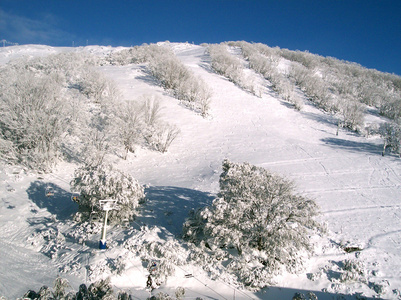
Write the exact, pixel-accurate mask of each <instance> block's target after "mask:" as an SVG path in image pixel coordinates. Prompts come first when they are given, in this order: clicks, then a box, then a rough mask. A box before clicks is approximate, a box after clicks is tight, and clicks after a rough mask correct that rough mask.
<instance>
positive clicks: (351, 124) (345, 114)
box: [338, 98, 365, 131]
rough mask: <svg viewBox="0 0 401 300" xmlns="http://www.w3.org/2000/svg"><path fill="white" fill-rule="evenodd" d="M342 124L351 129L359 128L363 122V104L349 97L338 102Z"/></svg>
mask: <svg viewBox="0 0 401 300" xmlns="http://www.w3.org/2000/svg"><path fill="white" fill-rule="evenodd" d="M338 106H339V110H340V114H341V115H342V121H343V125H344V126H345V127H347V128H349V129H351V130H355V131H357V130H359V131H360V130H361V129H362V127H363V124H364V118H365V107H364V104H362V103H360V102H356V101H354V100H352V99H349V98H343V99H341V100H340V101H339V103H338Z"/></svg>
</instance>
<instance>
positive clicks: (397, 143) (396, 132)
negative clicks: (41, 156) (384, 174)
mask: <svg viewBox="0 0 401 300" xmlns="http://www.w3.org/2000/svg"><path fill="white" fill-rule="evenodd" d="M400 122H401V121H400V120H397V121H394V122H386V123H383V124H382V125H381V126H380V129H379V131H380V135H381V137H382V138H383V140H384V146H383V153H382V154H383V155H384V153H385V151H386V148H387V147H388V148H390V149H391V151H392V152H395V153H398V154H401V126H400Z"/></svg>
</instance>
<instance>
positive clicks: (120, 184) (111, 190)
mask: <svg viewBox="0 0 401 300" xmlns="http://www.w3.org/2000/svg"><path fill="white" fill-rule="evenodd" d="M71 189H72V190H73V191H74V192H77V193H80V196H79V197H78V199H77V200H76V201H77V202H78V205H79V212H80V213H82V214H83V215H84V217H85V216H86V217H89V215H90V213H91V212H100V211H101V207H100V205H99V200H105V199H114V200H116V201H117V208H118V209H117V210H112V211H110V212H109V220H110V221H111V222H121V221H124V220H127V219H128V220H131V219H133V218H134V216H135V209H136V208H137V207H138V205H139V202H140V201H142V200H143V199H144V197H145V194H144V188H143V186H141V185H140V184H139V183H138V181H137V180H136V179H134V178H133V177H132V176H131V175H129V174H125V173H123V172H121V171H119V170H116V169H114V168H113V167H112V166H111V165H109V164H105V163H103V164H100V165H91V164H86V165H84V166H82V167H80V168H78V169H76V171H75V177H74V179H73V180H72V181H71Z"/></svg>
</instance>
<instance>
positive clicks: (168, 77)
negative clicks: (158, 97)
mask: <svg viewBox="0 0 401 300" xmlns="http://www.w3.org/2000/svg"><path fill="white" fill-rule="evenodd" d="M149 48H150V49H151V53H152V55H151V57H150V59H149V69H150V71H151V73H152V75H153V76H154V77H155V78H157V79H158V80H159V81H160V83H161V85H162V86H163V87H164V88H165V89H166V90H171V91H172V92H173V94H174V96H175V97H176V98H177V99H179V100H182V101H184V103H185V104H186V105H187V106H189V107H190V108H191V109H194V110H199V112H200V113H201V115H202V116H204V117H205V116H206V115H207V113H208V110H209V105H210V97H211V92H210V89H209V88H208V86H207V85H206V84H205V82H204V81H203V80H202V78H200V77H197V76H195V75H194V74H193V73H192V72H191V71H190V70H189V69H188V68H187V67H186V66H185V65H184V64H183V63H181V61H180V60H179V59H178V58H177V57H176V56H175V55H174V53H173V52H172V51H171V50H169V49H168V48H162V47H159V46H156V45H151V46H149ZM156 49H157V50H156ZM160 49H163V50H164V51H160Z"/></svg>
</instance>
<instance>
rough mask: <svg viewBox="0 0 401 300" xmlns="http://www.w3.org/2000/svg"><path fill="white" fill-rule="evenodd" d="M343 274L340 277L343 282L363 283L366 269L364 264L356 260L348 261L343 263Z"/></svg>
mask: <svg viewBox="0 0 401 300" xmlns="http://www.w3.org/2000/svg"><path fill="white" fill-rule="evenodd" d="M342 269H343V273H341V275H340V281H341V282H347V281H363V280H364V276H365V269H364V266H363V264H362V262H360V261H358V260H354V259H346V260H344V261H343V262H342Z"/></svg>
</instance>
